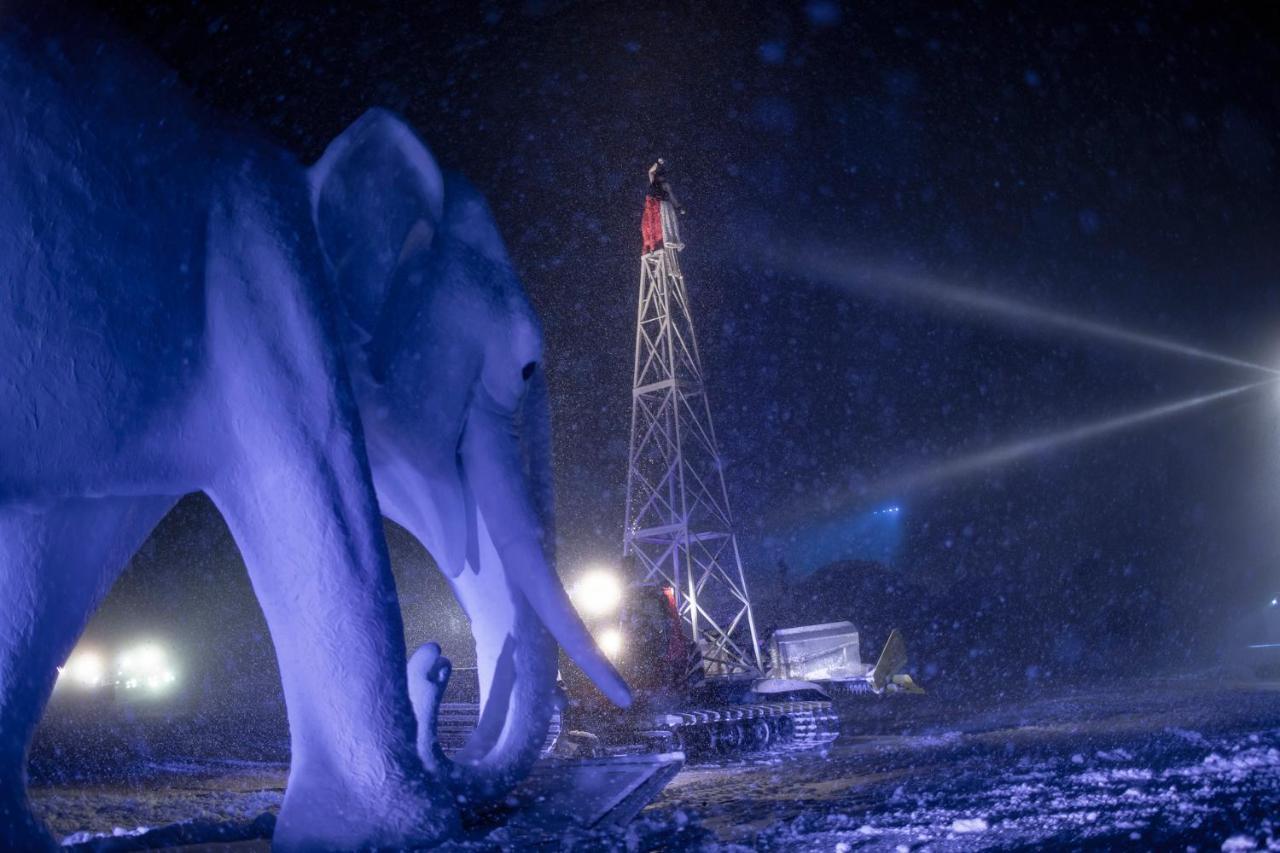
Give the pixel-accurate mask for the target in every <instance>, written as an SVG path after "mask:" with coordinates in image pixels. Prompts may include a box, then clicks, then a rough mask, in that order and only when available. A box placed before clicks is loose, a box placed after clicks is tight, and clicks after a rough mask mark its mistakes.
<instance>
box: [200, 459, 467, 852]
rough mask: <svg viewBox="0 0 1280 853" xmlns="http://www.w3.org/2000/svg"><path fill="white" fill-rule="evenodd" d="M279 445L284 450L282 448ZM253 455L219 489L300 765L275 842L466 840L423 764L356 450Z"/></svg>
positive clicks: (378, 530) (340, 845)
mask: <svg viewBox="0 0 1280 853" xmlns="http://www.w3.org/2000/svg"><path fill="white" fill-rule="evenodd" d="M282 444H283V443H282ZM282 444H277V445H275V446H274V449H272V450H267V449H261V448H253V449H247V450H245V451H244V453H245V457H244V459H243V460H242V464H240V465H238V466H236V471H235V473H234V474H233V476H231V477H230V478H229V479H227V480H225V481H223V482H222V483H220V484H219V485H218V486H217V487H216V488H214V489H211V490H210V494H211V497H212V498H213V499H214V502H215V503H216V504H217V505H218V507H219V509H220V510H221V511H222V513H223V515H224V517H225V518H226V521H227V524H228V526H229V527H230V529H231V532H232V534H233V535H234V537H235V539H236V542H237V544H238V545H239V547H240V551H241V553H242V555H243V556H244V559H245V563H246V565H247V567H248V570H249V576H250V580H251V581H252V583H253V587H254V591H255V592H256V594H257V597H258V601H259V603H260V604H261V606H262V610H263V614H264V615H265V616H266V619H267V624H268V626H269V628H270V630H271V637H272V640H273V642H274V644H275V650H276V657H277V659H278V661H279V664H280V674H281V679H282V682H283V686H284V696H285V704H286V707H287V709H288V715H289V730H290V740H291V743H292V761H291V765H290V768H289V783H288V787H287V789H286V791H285V798H284V803H283V806H282V808H281V812H280V818H279V821H278V822H277V824H276V831H275V844H276V845H277V846H279V847H285V848H296V849H319V848H330V849H365V848H375V847H376V848H382V847H413V846H426V845H427V844H430V843H434V842H437V841H439V840H441V839H442V838H445V837H447V836H448V835H450V834H452V833H453V832H454V831H456V829H457V812H456V809H455V807H454V805H453V800H452V797H451V795H450V794H449V792H448V789H447V788H446V786H445V785H444V783H443V782H441V781H438V780H433V779H431V778H430V777H429V776H428V774H427V771H426V770H425V769H424V767H423V764H422V762H421V760H420V759H419V758H418V755H417V752H416V748H415V744H414V739H413V732H414V722H413V715H412V712H411V710H410V706H409V699H408V686H407V682H406V672H405V668H406V661H405V649H404V629H403V626H402V623H401V621H400V611H399V605H398V602H397V600H396V593H395V584H394V581H393V579H392V576H391V569H390V565H389V562H388V557H387V553H386V543H385V541H384V538H383V531H382V520H381V516H380V514H379V513H378V509H377V503H376V500H375V498H374V494H373V488H372V484H371V483H370V480H369V475H368V472H367V469H366V468H365V467H364V466H363V463H362V457H361V456H360V455H359V453H358V450H357V446H356V444H355V441H354V439H350V438H346V439H343V438H339V439H334V440H331V441H330V442H328V444H327V445H326V446H324V447H323V448H320V447H311V449H310V450H309V451H308V450H304V449H300V448H306V447H307V446H308V444H307V442H305V441H303V442H300V443H298V444H297V445H283V446H282Z"/></svg>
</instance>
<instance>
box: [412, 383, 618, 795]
mask: <svg viewBox="0 0 1280 853" xmlns="http://www.w3.org/2000/svg"><path fill="white" fill-rule="evenodd" d="M487 396H488V395H487V394H485V393H484V391H483V388H481V389H480V391H479V392H478V393H477V399H476V400H475V401H474V403H473V405H472V410H471V413H470V417H469V419H468V422H467V427H466V431H465V434H464V437H463V440H462V444H461V447H460V458H461V463H462V465H461V467H462V470H463V474H464V478H465V482H466V486H467V492H468V501H469V504H470V506H469V510H470V514H471V516H472V518H471V527H472V533H473V536H471V537H469V538H470V539H471V544H470V545H469V546H468V560H467V561H468V563H469V564H470V566H471V568H472V570H471V571H465V570H464V571H463V572H462V573H461V574H460V575H459V576H458V577H457V578H454V579H453V581H452V582H453V586H454V592H455V593H456V594H457V596H458V599H459V601H460V602H461V603H462V605H463V607H464V609H465V610H466V611H467V613H468V615H469V616H470V618H471V625H472V633H473V635H474V636H475V642H476V657H477V663H478V666H479V670H480V677H481V703H482V706H481V714H480V720H479V724H478V725H477V727H476V730H475V731H474V732H473V733H472V735H471V737H470V738H469V740H468V742H467V744H466V746H465V747H464V748H463V749H462V751H461V752H460V753H459V754H458V756H457V760H456V761H450V760H449V759H448V758H446V757H445V756H444V754H443V753H442V752H441V750H440V748H439V746H438V744H437V743H436V741H435V720H436V716H437V709H438V705H439V702H440V699H441V696H442V694H443V690H444V686H445V684H446V683H447V680H448V675H449V663H448V661H447V660H446V659H444V658H442V657H441V656H440V653H439V649H438V648H437V647H434V646H424V647H423V648H422V649H419V650H418V652H417V653H416V654H415V655H414V656H413V659H412V661H411V663H410V684H411V698H412V699H413V703H414V710H415V712H416V713H417V716H418V719H419V744H418V746H419V754H420V755H421V756H422V758H423V760H424V761H425V762H427V763H428V765H430V766H433V767H435V768H436V769H437V770H438V771H442V773H443V775H445V776H446V778H449V779H450V780H451V783H452V787H453V788H454V791H455V793H456V794H457V795H458V796H459V797H460V798H466V800H467V801H468V802H470V803H476V802H485V801H492V800H494V799H497V798H500V797H501V796H503V795H504V794H505V793H506V792H507V791H508V790H510V788H511V787H512V786H513V785H515V784H516V783H517V782H518V781H519V780H520V779H521V778H523V777H524V776H525V775H526V774H527V773H528V771H529V768H530V767H531V766H532V764H533V762H534V761H536V760H537V758H538V754H539V752H540V750H541V747H542V745H543V743H544V741H545V739H546V732H547V725H548V723H549V721H550V719H551V715H552V713H553V712H554V710H555V696H556V664H557V657H558V655H557V651H556V641H557V640H558V641H559V643H560V645H562V646H563V647H564V648H565V650H566V652H567V653H568V654H569V655H570V657H572V658H574V659H575V660H576V661H578V662H579V664H580V665H581V666H582V667H583V669H584V670H585V671H586V672H587V673H588V675H590V676H591V677H592V678H593V679H594V680H595V681H596V682H597V683H598V684H600V685H601V687H602V689H603V690H604V691H605V693H606V695H609V696H610V697H611V698H613V699H614V701H616V702H618V703H619V704H621V705H624V706H625V705H626V704H627V703H628V702H629V699H630V696H629V692H628V690H627V688H626V685H625V684H624V683H623V682H622V679H621V678H620V677H619V676H618V674H617V672H616V671H615V670H614V669H613V666H612V664H610V663H609V662H608V660H607V658H605V657H604V655H603V654H601V652H600V651H599V650H598V649H597V648H596V646H595V643H594V640H593V639H592V638H591V635H590V633H589V632H588V631H587V629H586V627H585V626H584V625H583V624H582V621H581V619H580V618H579V617H578V615H577V612H576V611H575V610H574V608H573V606H572V604H571V603H570V602H569V599H568V596H567V595H566V594H565V592H564V588H563V587H562V586H561V584H560V581H559V578H558V577H557V575H556V573H555V571H554V569H553V568H552V564H551V559H550V555H551V553H552V551H553V550H554V544H553V543H554V534H553V530H552V527H551V506H552V500H551V458H550V430H549V413H548V411H547V402H546V395H545V386H544V385H543V383H542V380H541V377H540V375H536V374H535V377H534V378H533V379H532V380H531V382H530V388H529V391H528V393H527V394H526V399H525V402H524V405H523V407H522V410H521V412H520V417H519V420H518V422H517V419H516V418H515V417H513V416H512V415H511V414H509V413H507V412H504V411H502V410H501V409H500V408H499V407H497V406H496V405H494V404H493V403H492V401H491V400H489V399H487ZM498 576H501V577H504V578H505V579H506V592H507V595H506V596H495V594H494V587H493V579H494V578H495V577H498ZM499 599H502V600H499ZM548 629H549V630H548Z"/></svg>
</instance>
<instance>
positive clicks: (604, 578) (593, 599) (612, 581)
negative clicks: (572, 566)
mask: <svg viewBox="0 0 1280 853" xmlns="http://www.w3.org/2000/svg"><path fill="white" fill-rule="evenodd" d="M569 597H570V598H571V599H573V603H574V605H575V606H576V607H577V608H578V610H580V611H582V613H583V615H585V616H606V615H608V614H610V613H612V612H613V611H614V610H617V609H618V603H619V602H621V601H622V584H620V583H618V579H617V578H616V577H614V575H613V573H612V572H609V571H605V570H604V569H594V570H592V571H589V572H587V573H586V574H585V575H583V576H582V577H581V578H579V579H578V582H577V583H575V584H574V585H573V590H572V591H571V592H570V593H569Z"/></svg>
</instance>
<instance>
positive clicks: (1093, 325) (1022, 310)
mask: <svg viewBox="0 0 1280 853" xmlns="http://www.w3.org/2000/svg"><path fill="white" fill-rule="evenodd" d="M801 257H803V258H804V259H805V260H803V261H800V260H799V258H801ZM792 267H793V271H794V272H797V273H799V274H802V275H805V276H806V277H810V278H817V279H818V280H820V281H823V282H825V283H827V284H831V285H835V286H838V287H841V288H844V289H846V290H876V291H881V292H885V293H887V294H889V295H892V296H899V297H907V298H914V299H918V300H922V301H929V302H935V303H940V304H943V305H948V306H953V307H958V308H966V309H970V310H972V311H975V312H979V313H982V314H985V315H987V316H988V317H991V318H995V319H1002V320H1007V321H1015V322H1017V321H1020V322H1024V323H1031V324H1036V325H1041V326H1048V327H1051V328H1055V329H1061V330H1063V331H1067V332H1074V333H1076V334H1079V335H1083V336H1086V337H1092V338H1098V339H1101V340H1108V341H1113V342H1115V343H1121V344H1128V345H1131V346H1137V347H1143V348H1145V349H1150V350H1156V351H1158V352H1167V353H1174V354H1176V355H1181V356H1185V357H1187V358H1198V359H1203V360H1205V361H1215V362H1218V363H1220V364H1229V365H1231V366H1233V367H1243V368H1247V369H1249V370H1261V371H1263V372H1265V373H1270V374H1272V375H1275V376H1280V370H1277V369H1275V368H1272V367H1266V366H1265V365H1261V364H1256V363H1254V362H1252V361H1246V360H1244V359H1240V358H1235V357H1234V356H1229V355H1222V354H1221V353H1216V352H1211V351H1210V350H1206V349H1202V348H1200V347H1196V346H1191V345H1189V344H1184V343H1181V342H1180V341H1175V340H1170V339H1169V338H1162V337H1159V336H1158V335H1151V334H1147V333H1146V332H1139V331H1135V330H1133V329H1126V328H1124V327H1122V326H1116V325H1112V324H1110V323H1103V322H1099V321H1097V320H1090V319H1088V318H1086V317H1080V316H1077V315H1074V314H1068V313H1066V312H1063V311H1054V310H1052V309H1049V308H1042V307H1040V306H1038V305H1030V304H1028V303H1025V302H1019V301H1017V300H1015V299H1009V298H1007V297H1004V296H996V295H993V294H990V293H983V292H982V291H980V290H974V289H972V288H968V287H962V286H960V285H956V284H949V283H947V282H943V281H939V280H937V279H935V278H931V277H929V276H924V275H918V274H914V273H913V274H906V273H901V272H895V271H893V270H888V269H884V268H877V267H868V266H866V265H860V264H856V263H855V264H850V263H846V262H843V261H837V260H835V259H832V258H829V257H820V256H819V253H818V252H816V251H813V252H807V253H803V254H802V255H798V256H796V257H793V258H792Z"/></svg>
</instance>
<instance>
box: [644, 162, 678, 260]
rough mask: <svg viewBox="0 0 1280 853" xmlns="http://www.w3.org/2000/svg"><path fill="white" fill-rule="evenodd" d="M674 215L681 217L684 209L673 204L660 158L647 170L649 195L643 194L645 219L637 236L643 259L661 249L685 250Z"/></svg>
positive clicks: (664, 166) (664, 165)
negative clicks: (641, 247) (642, 247)
mask: <svg viewBox="0 0 1280 853" xmlns="http://www.w3.org/2000/svg"><path fill="white" fill-rule="evenodd" d="M677 211H679V213H680V214H681V215H683V214H684V208H682V207H680V203H679V202H677V201H676V196H675V192H673V191H672V189H671V182H670V181H668V180H667V164H666V161H665V160H663V159H662V158H661V157H659V158H658V162H656V163H654V164H653V165H652V166H650V167H649V191H648V192H647V193H646V194H645V199H644V216H643V218H642V219H641V220H640V236H641V237H642V238H643V240H644V252H645V254H646V255H647V254H648V253H649V252H652V251H654V250H656V249H661V248H663V247H664V246H665V247H666V248H670V249H683V248H684V243H683V242H681V240H680V223H679V221H678V220H677V219H676V214H677Z"/></svg>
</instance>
